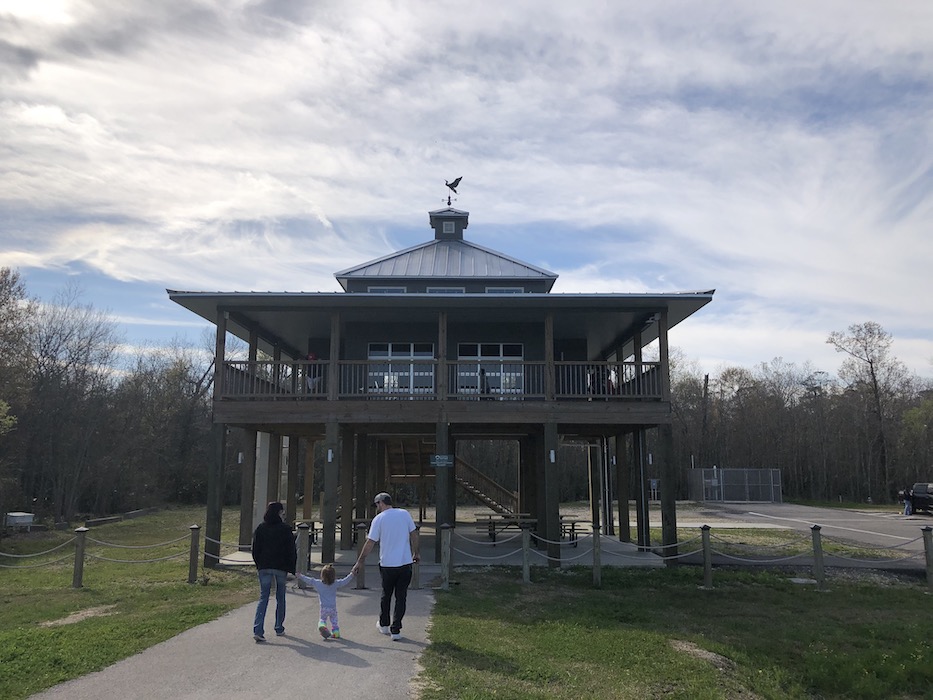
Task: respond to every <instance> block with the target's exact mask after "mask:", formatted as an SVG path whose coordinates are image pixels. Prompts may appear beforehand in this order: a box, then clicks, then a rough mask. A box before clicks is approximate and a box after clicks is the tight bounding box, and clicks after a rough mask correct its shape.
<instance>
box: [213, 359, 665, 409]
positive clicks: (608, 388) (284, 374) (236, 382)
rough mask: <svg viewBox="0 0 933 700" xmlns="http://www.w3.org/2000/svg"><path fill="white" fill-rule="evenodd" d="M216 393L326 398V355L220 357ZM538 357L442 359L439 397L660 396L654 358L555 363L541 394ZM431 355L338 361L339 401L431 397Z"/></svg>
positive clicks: (434, 394) (543, 373)
mask: <svg viewBox="0 0 933 700" xmlns="http://www.w3.org/2000/svg"><path fill="white" fill-rule="evenodd" d="M224 370H225V371H224V375H223V387H222V390H221V392H220V397H221V398H222V399H277V398H288V399H296V398H297V399H311V400H314V399H318V400H320V399H326V398H327V397H328V396H329V393H330V392H329V389H330V386H331V384H332V380H331V377H330V374H331V366H330V363H329V362H328V361H326V360H318V361H307V360H302V361H296V362H273V361H255V362H250V361H248V360H228V361H226V362H224ZM547 372H548V367H547V365H546V363H544V362H532V361H517V362H510V361H501V362H500V361H487V360H456V361H451V362H448V363H447V393H446V396H445V398H446V399H447V400H458V401H516V400H517V401H546V400H560V401H567V400H571V401H572V400H587V399H589V400H592V399H605V400H610V401H612V400H625V399H654V400H659V399H660V398H661V375H660V363H659V362H555V363H554V366H553V373H554V387H555V388H554V396H552V397H549V396H547V393H546V392H547V390H546V385H547V382H546V381H545V379H546V377H547ZM437 376H438V362H437V360H399V359H392V360H340V361H338V362H337V378H336V382H337V392H336V395H337V398H338V399H339V400H344V399H346V400H365V401H384V400H387V399H391V400H399V399H406V400H421V401H437V400H438V399H439V398H440V397H439V394H438V388H437V384H438V382H437Z"/></svg>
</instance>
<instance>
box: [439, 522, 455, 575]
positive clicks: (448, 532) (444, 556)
mask: <svg viewBox="0 0 933 700" xmlns="http://www.w3.org/2000/svg"><path fill="white" fill-rule="evenodd" d="M453 530H454V527H453V525H450V524H448V523H444V524H443V525H441V590H442V591H446V590H448V589H449V588H450V564H451V562H450V538H451V536H452V535H453Z"/></svg>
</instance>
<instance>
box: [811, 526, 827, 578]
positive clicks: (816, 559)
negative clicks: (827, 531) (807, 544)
mask: <svg viewBox="0 0 933 700" xmlns="http://www.w3.org/2000/svg"><path fill="white" fill-rule="evenodd" d="M810 531H811V532H812V533H813V578H815V579H816V583H817V585H818V586H819V587H820V589H822V588H823V587H824V586H825V584H826V575H825V573H824V572H823V540H822V537H821V536H820V526H819V525H813V526H812V527H811V528H810Z"/></svg>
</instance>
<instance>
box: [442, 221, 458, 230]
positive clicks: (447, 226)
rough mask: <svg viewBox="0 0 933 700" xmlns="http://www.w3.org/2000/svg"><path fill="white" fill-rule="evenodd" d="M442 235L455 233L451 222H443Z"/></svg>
mask: <svg viewBox="0 0 933 700" xmlns="http://www.w3.org/2000/svg"><path fill="white" fill-rule="evenodd" d="M444 233H456V231H455V229H454V222H453V221H445V222H444Z"/></svg>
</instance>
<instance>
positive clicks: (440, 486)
mask: <svg viewBox="0 0 933 700" xmlns="http://www.w3.org/2000/svg"><path fill="white" fill-rule="evenodd" d="M434 442H435V446H434V449H435V454H439V455H446V454H451V451H450V449H451V439H450V425H449V424H448V423H447V412H446V411H444V410H441V416H440V420H439V421H438V422H437V424H436V425H435V427H434ZM455 469H456V466H451V467H435V468H434V474H435V477H434V494H435V501H436V503H435V507H436V515H435V518H436V520H437V522H436V528H435V530H436V532H437V533H438V536H437V537H435V538H434V561H435V562H436V563H439V562H440V561H441V537H440V532H441V526H443V525H455V524H456V519H457V512H456V509H455V506H454V503H453V500H452V499H451V489H452V488H454V487H455V486H456V479H454V470H455Z"/></svg>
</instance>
